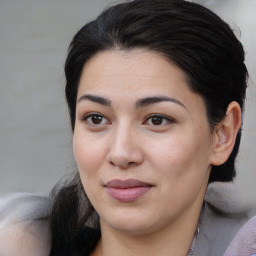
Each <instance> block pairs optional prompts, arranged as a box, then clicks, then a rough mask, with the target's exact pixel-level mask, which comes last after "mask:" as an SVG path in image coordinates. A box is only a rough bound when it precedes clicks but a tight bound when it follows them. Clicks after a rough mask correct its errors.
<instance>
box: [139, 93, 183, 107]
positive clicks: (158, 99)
mask: <svg viewBox="0 0 256 256" xmlns="http://www.w3.org/2000/svg"><path fill="white" fill-rule="evenodd" d="M164 101H169V102H173V103H176V104H178V105H180V106H182V107H184V108H185V109H186V107H185V105H184V104H183V103H181V102H180V101H179V100H177V99H175V98H172V97H168V96H165V95H160V96H153V97H147V98H143V99H140V100H138V101H136V108H140V107H146V106H148V105H151V104H155V103H160V102H164Z"/></svg>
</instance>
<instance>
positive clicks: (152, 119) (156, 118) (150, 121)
mask: <svg viewBox="0 0 256 256" xmlns="http://www.w3.org/2000/svg"><path fill="white" fill-rule="evenodd" d="M173 122H174V120H173V119H172V118H170V117H166V116H164V115H151V116H149V117H148V118H147V119H146V121H144V122H143V124H146V125H153V126H163V125H167V124H171V123H173Z"/></svg>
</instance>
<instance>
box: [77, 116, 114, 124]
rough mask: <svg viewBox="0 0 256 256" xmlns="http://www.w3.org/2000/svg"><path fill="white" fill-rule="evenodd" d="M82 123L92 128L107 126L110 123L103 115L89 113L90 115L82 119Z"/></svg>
mask: <svg viewBox="0 0 256 256" xmlns="http://www.w3.org/2000/svg"><path fill="white" fill-rule="evenodd" d="M82 121H83V122H86V123H87V124H89V125H94V126H98V125H102V124H109V123H110V122H109V121H108V120H107V118H105V117H104V116H103V115H101V114H97V113H91V114H87V115H85V116H84V117H83V118H82Z"/></svg>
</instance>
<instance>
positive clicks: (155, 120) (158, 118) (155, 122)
mask: <svg viewBox="0 0 256 256" xmlns="http://www.w3.org/2000/svg"><path fill="white" fill-rule="evenodd" d="M151 123H152V124H153V125H161V124H162V123H163V117H161V116H155V117H152V118H151Z"/></svg>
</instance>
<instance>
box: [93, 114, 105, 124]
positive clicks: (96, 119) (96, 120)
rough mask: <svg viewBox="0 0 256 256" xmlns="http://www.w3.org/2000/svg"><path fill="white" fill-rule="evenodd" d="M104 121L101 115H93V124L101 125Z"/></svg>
mask: <svg viewBox="0 0 256 256" xmlns="http://www.w3.org/2000/svg"><path fill="white" fill-rule="evenodd" d="M103 119H104V117H103V116H100V115H92V116H91V122H92V123H93V124H101V123H102V120H103Z"/></svg>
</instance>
